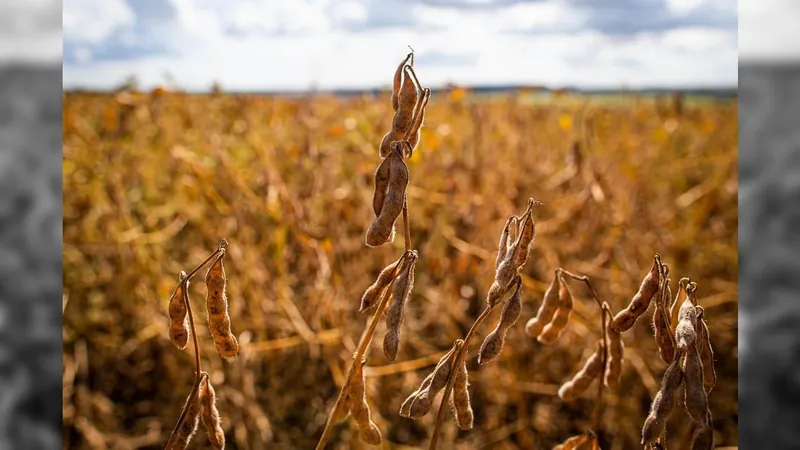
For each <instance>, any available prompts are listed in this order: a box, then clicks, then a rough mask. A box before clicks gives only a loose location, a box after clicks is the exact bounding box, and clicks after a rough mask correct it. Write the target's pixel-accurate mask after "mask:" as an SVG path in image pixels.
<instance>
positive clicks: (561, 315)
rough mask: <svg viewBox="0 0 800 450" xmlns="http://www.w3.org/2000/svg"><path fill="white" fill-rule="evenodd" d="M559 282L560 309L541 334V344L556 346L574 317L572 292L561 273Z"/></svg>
mask: <svg viewBox="0 0 800 450" xmlns="http://www.w3.org/2000/svg"><path fill="white" fill-rule="evenodd" d="M558 282H559V283H560V284H561V285H560V286H559V288H558V309H556V312H555V314H553V318H552V319H551V320H550V323H548V324H547V325H545V327H544V329H543V330H542V332H541V333H540V334H539V337H538V338H537V341H539V343H540V344H544V345H552V344H554V343H555V342H556V341H557V340H558V338H559V337H561V334H562V333H563V332H564V330H565V329H566V328H567V325H568V324H569V318H570V316H571V315H572V291H571V290H570V289H569V286H567V283H566V282H565V281H564V277H563V276H562V275H561V274H560V273H559V274H558Z"/></svg>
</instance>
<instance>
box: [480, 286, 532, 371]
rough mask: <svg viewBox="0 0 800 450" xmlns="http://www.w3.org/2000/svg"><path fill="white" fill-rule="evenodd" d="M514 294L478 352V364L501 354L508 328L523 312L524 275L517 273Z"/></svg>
mask: <svg viewBox="0 0 800 450" xmlns="http://www.w3.org/2000/svg"><path fill="white" fill-rule="evenodd" d="M516 280H517V282H516V287H515V288H514V294H513V295H512V296H511V298H510V299H509V300H508V301H507V302H506V304H505V305H504V306H503V310H502V311H501V312H500V320H498V321H497V326H496V327H495V328H494V330H492V332H491V333H489V334H488V335H487V336H486V338H485V339H484V340H483V343H482V344H481V349H480V351H479V352H478V364H480V365H483V364H486V363H488V362H490V361H492V360H494V359H495V358H497V356H498V355H500V352H501V351H503V343H504V342H505V340H506V334H507V333H508V330H509V329H510V328H511V327H513V326H514V324H515V323H517V320H518V319H519V315H520V313H521V312H522V277H521V276H519V275H517V278H516Z"/></svg>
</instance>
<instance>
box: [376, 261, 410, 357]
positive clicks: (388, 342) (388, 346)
mask: <svg viewBox="0 0 800 450" xmlns="http://www.w3.org/2000/svg"><path fill="white" fill-rule="evenodd" d="M416 262H417V255H416V253H413V252H412V253H409V256H408V258H407V259H406V262H405V263H404V264H403V269H402V270H401V271H400V274H399V275H398V276H397V278H396V279H395V281H394V284H393V285H392V300H391V303H389V308H388V310H387V311H386V335H385V336H384V338H383V354H384V355H386V359H388V360H389V361H394V360H395V359H397V349H398V347H399V346H400V327H401V325H402V324H403V310H404V307H405V304H406V302H407V301H408V297H409V296H410V295H411V290H412V289H414V266H415V264H416Z"/></svg>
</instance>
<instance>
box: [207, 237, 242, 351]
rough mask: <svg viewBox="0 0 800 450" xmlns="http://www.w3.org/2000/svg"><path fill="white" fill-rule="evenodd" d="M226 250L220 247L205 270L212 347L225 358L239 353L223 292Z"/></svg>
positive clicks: (226, 298)
mask: <svg viewBox="0 0 800 450" xmlns="http://www.w3.org/2000/svg"><path fill="white" fill-rule="evenodd" d="M225 255H226V251H225V249H222V250H221V251H220V255H219V256H218V257H217V259H216V260H214V262H213V263H212V264H211V267H209V269H208V272H206V288H207V289H208V295H207V296H206V313H207V314H208V326H209V329H210V331H211V337H212V338H213V340H214V348H215V349H216V350H217V352H218V353H219V354H220V356H223V357H225V358H235V357H236V356H238V355H239V343H238V341H237V340H236V338H235V337H234V336H233V334H232V333H231V319H230V316H229V315H228V297H227V294H226V292H225V288H226V277H225V268H224V266H223V263H222V260H223V258H225Z"/></svg>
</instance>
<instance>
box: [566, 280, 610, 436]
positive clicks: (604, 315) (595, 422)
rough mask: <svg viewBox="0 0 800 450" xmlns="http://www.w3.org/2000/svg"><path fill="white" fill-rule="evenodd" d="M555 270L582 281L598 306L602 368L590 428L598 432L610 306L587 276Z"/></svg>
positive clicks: (606, 362)
mask: <svg viewBox="0 0 800 450" xmlns="http://www.w3.org/2000/svg"><path fill="white" fill-rule="evenodd" d="M556 271H557V272H560V273H562V274H564V275H566V276H568V277H570V278H572V279H574V280H577V281H582V282H583V283H584V284H585V285H586V287H587V288H588V289H589V294H591V296H592V299H594V301H595V303H597V307H598V308H600V323H601V326H602V328H601V329H602V333H603V345H602V347H603V358H602V361H603V368H602V370H601V371H600V381H599V383H598V386H597V398H596V399H595V403H594V413H593V415H592V430H593V431H594V432H595V433H599V431H600V418H601V409H602V408H601V407H602V404H603V387H604V386H603V385H604V382H605V376H606V370H608V329H607V327H608V325H607V320H608V317H609V316H611V308H610V307H609V306H608V303H605V302H604V301H602V300H600V297H599V296H598V295H597V292H596V291H595V290H594V287H592V282H591V280H589V277H588V276H586V275H577V274H574V273H572V272H570V271H568V270H566V269H564V268H561V267H559V268H558V269H557V270H556Z"/></svg>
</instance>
